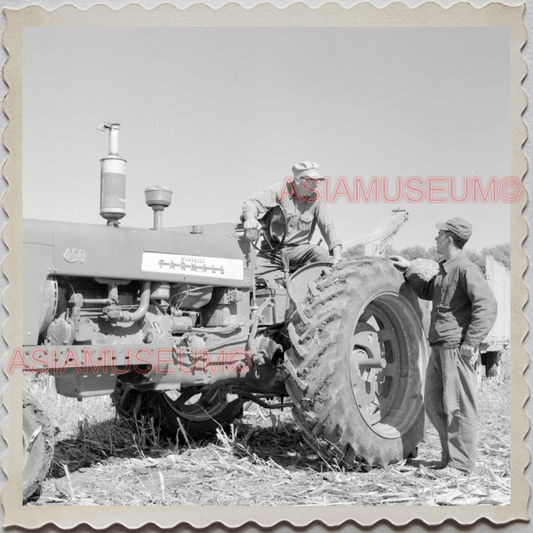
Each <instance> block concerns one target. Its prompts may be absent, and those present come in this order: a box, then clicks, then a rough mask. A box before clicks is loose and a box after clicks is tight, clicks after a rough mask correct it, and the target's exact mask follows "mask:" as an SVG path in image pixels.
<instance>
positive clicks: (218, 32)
mask: <svg viewBox="0 0 533 533" xmlns="http://www.w3.org/2000/svg"><path fill="white" fill-rule="evenodd" d="M23 39H24V41H23V46H24V52H23V53H24V55H23V183H24V189H23V216H24V217H25V218H37V219H48V220H63V221H73V222H87V223H95V224H104V223H105V221H104V220H103V219H102V218H101V217H100V216H99V214H98V213H99V198H100V192H99V188H100V159H101V158H102V157H105V156H106V155H107V134H106V133H102V132H100V131H98V130H97V127H98V126H99V125H100V124H101V123H102V122H117V123H120V124H121V126H120V150H119V152H120V155H121V156H122V157H124V158H125V159H126V160H127V169H126V174H127V192H126V211H127V215H126V217H125V218H124V219H123V221H122V226H135V227H151V226H152V217H153V215H152V211H151V209H150V208H148V207H147V206H146V205H145V204H144V189H145V188H146V187H148V186H151V185H165V186H168V187H170V188H171V189H172V191H173V201H172V205H171V206H170V207H169V208H168V209H167V210H166V211H165V214H164V225H165V226H179V225H189V224H208V223H216V222H235V223H236V222H238V220H239V216H240V212H241V207H242V204H243V202H244V201H245V200H246V199H248V198H250V197H251V196H252V195H253V194H254V193H255V192H257V191H259V190H261V189H263V188H264V187H267V186H269V185H271V184H273V183H276V182H282V181H284V180H285V179H286V178H288V177H289V176H291V167H292V165H293V164H294V163H295V162H297V161H302V160H311V161H315V162H317V163H319V165H320V172H321V173H322V174H323V175H324V176H327V177H328V178H329V183H330V187H331V189H330V192H332V191H333V190H334V189H335V186H336V185H337V184H338V183H339V180H340V178H341V177H344V178H346V180H347V183H348V184H350V183H353V182H354V180H355V179H357V180H359V181H360V183H363V184H367V185H368V184H369V183H370V180H371V178H372V177H374V176H376V177H379V178H380V179H381V178H382V177H386V178H387V180H388V181H387V183H389V187H390V189H389V193H388V194H389V195H393V193H394V190H395V187H396V180H397V178H398V177H401V178H402V179H401V182H402V184H404V186H405V183H406V182H407V179H408V178H409V177H413V176H416V177H420V178H421V179H422V180H423V181H424V184H425V185H424V190H425V200H424V201H422V202H419V203H414V202H409V201H408V200H407V199H406V198H405V195H404V197H403V198H402V199H401V200H400V201H398V203H392V204H391V203H388V202H386V201H384V200H383V198H382V197H381V195H380V198H378V201H377V202H375V201H362V200H361V198H360V199H359V201H355V199H348V198H346V197H344V198H337V199H336V201H334V202H333V201H332V202H330V209H331V211H332V213H333V215H334V217H335V219H336V222H337V226H338V228H339V233H340V235H341V237H342V238H343V240H344V241H345V242H346V243H347V244H345V248H347V247H349V246H350V245H352V244H355V243H357V242H359V241H358V239H361V238H362V237H364V236H365V235H368V234H370V233H371V232H372V230H373V228H374V227H375V226H376V225H377V224H379V223H380V222H381V221H382V220H383V219H384V218H385V217H387V216H388V215H389V214H390V213H391V210H392V209H393V208H394V207H398V206H401V207H402V208H403V209H406V210H407V211H408V212H409V221H408V222H407V223H406V224H405V225H404V226H403V227H402V228H401V229H400V231H399V232H398V234H397V236H396V237H395V239H394V243H393V244H394V247H395V248H397V249H400V248H403V247H405V246H411V245H415V244H419V245H422V246H424V247H429V246H432V245H433V244H434V238H435V236H436V233H437V230H436V229H435V224H436V223H437V222H439V221H443V220H447V219H449V218H452V217H455V216H462V217H464V218H466V219H468V220H469V221H470V222H471V223H472V225H473V227H474V234H473V236H472V239H471V241H470V242H469V246H470V247H471V248H474V249H478V250H481V249H482V248H483V247H485V246H492V245H495V244H500V243H504V242H508V241H509V240H510V207H509V204H508V203H505V202H503V201H501V200H500V201H497V202H496V203H492V202H477V203H473V202H471V201H469V202H465V203H458V202H454V201H453V200H451V199H450V198H449V193H448V191H449V188H448V186H447V185H446V186H445V191H444V192H442V193H439V194H437V195H436V196H437V197H440V198H444V199H445V202H443V203H435V202H428V201H427V179H428V178H429V177H432V176H445V177H447V178H448V177H454V178H455V179H456V187H457V191H456V195H457V194H460V193H461V192H462V183H463V182H464V179H465V177H469V178H472V177H474V176H476V177H479V178H480V180H481V182H482V183H484V184H485V185H486V184H487V182H488V179H489V178H491V177H496V178H497V179H498V180H501V179H503V178H504V177H506V176H509V173H510V86H509V80H510V65H509V55H510V49H509V32H508V29H506V28H98V27H93V28H59V27H25V28H24V36H23ZM352 192H353V191H352ZM413 196H414V195H413V194H411V197H413Z"/></svg>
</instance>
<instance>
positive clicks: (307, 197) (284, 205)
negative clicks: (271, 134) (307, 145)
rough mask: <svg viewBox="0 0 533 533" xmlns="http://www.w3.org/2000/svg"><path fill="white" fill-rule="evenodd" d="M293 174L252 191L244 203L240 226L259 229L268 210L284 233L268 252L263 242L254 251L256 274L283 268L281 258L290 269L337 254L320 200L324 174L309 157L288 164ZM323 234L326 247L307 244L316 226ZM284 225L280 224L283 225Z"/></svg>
mask: <svg viewBox="0 0 533 533" xmlns="http://www.w3.org/2000/svg"><path fill="white" fill-rule="evenodd" d="M292 171H293V174H294V178H293V179H292V180H290V179H288V180H286V181H285V182H284V183H276V184H275V185H272V186H270V187H268V188H266V189H264V190H263V191H260V192H258V193H256V194H255V195H254V197H253V198H251V199H250V200H248V201H247V202H245V203H244V206H243V208H242V217H241V218H242V220H243V221H244V229H245V231H246V230H251V229H257V230H260V229H261V223H260V222H259V220H258V218H261V217H262V216H263V215H265V214H266V213H268V212H271V213H272V215H269V216H273V217H275V218H274V222H277V223H278V226H282V228H281V231H280V233H286V235H285V239H284V241H283V244H282V245H281V246H280V247H279V249H277V250H275V251H274V252H272V251H271V250H269V247H268V245H266V244H263V246H262V249H261V251H260V252H259V253H258V257H257V265H256V274H259V275H261V274H265V273H267V272H270V271H272V270H280V269H283V260H282V257H283V258H285V260H286V261H288V263H289V267H291V270H294V269H296V268H298V267H300V266H303V265H305V264H307V263H316V262H319V261H329V260H330V253H331V255H332V261H333V264H335V263H337V262H338V261H339V260H340V258H341V250H342V246H341V240H340V238H339V235H338V233H337V228H336V226H335V222H334V220H333V216H332V215H331V212H330V210H329V207H328V205H327V204H326V203H325V202H323V201H322V199H321V197H320V191H319V190H318V187H319V184H320V183H321V182H322V181H324V178H323V177H322V176H321V175H320V174H319V173H318V165H317V164H316V163H313V162H311V161H303V162H301V163H296V164H295V165H294V166H293V167H292ZM317 225H318V228H319V229H320V232H321V233H322V236H323V237H324V239H325V241H326V244H327V245H328V250H329V252H328V250H326V249H325V248H322V247H321V246H317V245H313V244H310V239H311V238H312V236H313V233H314V231H315V228H316V226H317ZM283 226H284V227H283Z"/></svg>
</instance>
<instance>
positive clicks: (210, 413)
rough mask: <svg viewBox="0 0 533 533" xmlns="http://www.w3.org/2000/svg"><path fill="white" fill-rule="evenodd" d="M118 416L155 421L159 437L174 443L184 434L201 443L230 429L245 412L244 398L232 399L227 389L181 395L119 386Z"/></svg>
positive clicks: (191, 390) (116, 398) (187, 391)
mask: <svg viewBox="0 0 533 533" xmlns="http://www.w3.org/2000/svg"><path fill="white" fill-rule="evenodd" d="M111 398H112V400H113V403H114V404H115V407H116V409H117V412H118V413H119V414H120V415H122V416H124V417H127V418H136V419H137V420H139V421H141V420H143V419H144V420H145V421H149V420H150V419H153V420H154V428H155V429H156V430H157V431H158V433H159V437H160V438H163V439H171V440H174V439H175V438H176V435H178V434H179V433H180V431H181V430H184V431H185V432H186V433H187V435H188V437H190V438H191V439H193V440H198V439H202V438H206V437H210V436H213V435H215V434H216V430H217V428H220V429H226V428H227V427H228V426H229V425H230V424H231V423H232V422H233V420H235V418H236V417H237V416H239V415H240V413H241V412H242V405H243V402H242V400H241V398H233V397H232V398H230V399H229V401H228V397H227V396H226V393H225V391H224V390H223V389H221V388H220V389H210V390H208V391H204V392H202V391H201V390H196V389H194V388H189V389H185V390H184V391H183V392H178V391H165V392H160V391H140V390H136V389H133V388H131V387H129V386H128V385H126V384H123V383H120V382H117V386H116V388H115V391H114V392H113V394H112V396H111Z"/></svg>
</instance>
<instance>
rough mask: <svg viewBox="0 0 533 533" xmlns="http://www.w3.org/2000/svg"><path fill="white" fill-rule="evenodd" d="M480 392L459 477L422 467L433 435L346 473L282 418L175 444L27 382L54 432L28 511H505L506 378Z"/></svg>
mask: <svg viewBox="0 0 533 533" xmlns="http://www.w3.org/2000/svg"><path fill="white" fill-rule="evenodd" d="M502 366H503V370H502V372H501V373H500V375H499V376H498V377H496V378H492V379H490V380H485V379H483V381H482V382H481V384H480V388H479V392H478V395H479V406H480V422H481V424H480V434H479V440H478V455H477V458H478V466H477V468H476V470H475V472H473V473H472V474H470V475H469V476H465V477H461V478H452V477H442V476H440V475H439V473H438V472H437V471H434V470H431V469H429V468H427V463H428V462H430V461H435V460H438V459H439V458H440V446H439V444H438V438H437V435H436V432H435V430H434V428H433V427H432V426H431V425H429V426H428V428H427V431H426V440H425V442H422V443H421V444H420V446H419V455H418V458H417V460H416V461H414V462H412V464H407V463H406V462H405V461H403V462H401V463H398V464H395V465H390V466H389V467H388V468H387V469H385V470H384V469H382V468H372V469H368V468H367V467H363V465H359V466H356V467H354V468H352V469H350V470H345V469H343V468H340V467H338V466H335V465H331V464H328V463H326V462H325V461H324V460H323V459H322V458H321V457H319V456H318V455H317V454H316V453H315V452H314V451H313V450H312V449H311V448H309V446H308V445H307V444H306V443H305V442H304V440H303V439H302V437H301V435H300V432H299V430H298V427H297V426H296V424H295V423H294V422H293V420H292V417H291V414H290V410H289V409H286V410H285V411H284V412H268V411H266V410H264V409H262V408H260V407H258V406H255V405H253V406H252V407H251V408H249V409H247V410H246V411H245V412H244V416H243V418H242V420H239V421H236V422H235V424H234V425H233V428H232V431H231V432H230V433H229V434H226V433H222V432H220V433H219V434H218V437H215V438H213V439H211V440H206V441H202V442H195V443H189V445H187V444H183V445H181V444H180V445H176V444H172V443H170V442H159V441H158V440H157V438H156V436H155V433H154V430H153V428H151V427H150V425H149V424H147V425H146V426H145V427H139V426H137V427H131V426H129V425H128V424H126V423H125V422H124V421H122V420H118V419H117V418H116V417H115V413H114V409H113V407H112V405H111V401H110V399H109V397H97V398H92V399H88V400H84V401H83V402H76V400H72V399H69V398H64V397H60V396H58V395H57V394H56V392H55V389H54V386H53V382H52V380H51V378H47V377H40V378H39V379H37V380H35V379H33V380H32V383H31V388H32V391H33V393H34V395H35V396H37V397H38V399H39V400H40V401H41V402H42V403H43V404H45V405H46V406H47V409H48V411H49V412H50V413H51V414H52V416H53V418H54V419H55V424H56V425H57V427H58V429H57V432H58V434H57V442H56V449H55V454H54V458H53V463H52V467H51V470H50V472H49V474H48V476H47V478H46V480H45V482H44V485H43V487H42V491H41V494H40V495H39V496H38V497H35V498H34V499H33V500H32V501H31V502H29V503H28V505H48V506H49V505H117V506H127V505H132V506H140V505H143V506H145V505H171V506H182V505H301V506H305V505H509V503H510V497H511V496H510V495H511V492H510V401H509V400H510V378H509V373H508V365H507V368H506V365H505V362H504V365H502Z"/></svg>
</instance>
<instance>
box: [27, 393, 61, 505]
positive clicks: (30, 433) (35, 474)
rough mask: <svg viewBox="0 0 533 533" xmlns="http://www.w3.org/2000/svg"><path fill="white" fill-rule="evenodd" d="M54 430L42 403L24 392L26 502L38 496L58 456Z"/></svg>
mask: <svg viewBox="0 0 533 533" xmlns="http://www.w3.org/2000/svg"><path fill="white" fill-rule="evenodd" d="M53 435H54V432H53V429H52V425H51V424H50V420H49V418H48V416H47V415H46V414H45V412H44V410H43V408H42V407H41V405H40V404H39V402H38V401H37V400H36V399H35V398H34V397H33V396H32V395H31V394H29V393H28V392H26V391H24V393H23V399H22V446H23V454H22V501H23V503H25V502H26V501H28V500H29V499H30V498H31V497H32V496H33V495H34V494H36V493H38V492H39V491H40V488H41V484H42V482H43V480H44V478H45V476H46V474H47V473H48V470H49V469H50V463H51V462H52V456H53V454H54V446H53Z"/></svg>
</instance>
